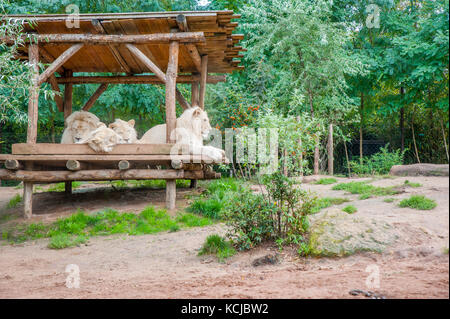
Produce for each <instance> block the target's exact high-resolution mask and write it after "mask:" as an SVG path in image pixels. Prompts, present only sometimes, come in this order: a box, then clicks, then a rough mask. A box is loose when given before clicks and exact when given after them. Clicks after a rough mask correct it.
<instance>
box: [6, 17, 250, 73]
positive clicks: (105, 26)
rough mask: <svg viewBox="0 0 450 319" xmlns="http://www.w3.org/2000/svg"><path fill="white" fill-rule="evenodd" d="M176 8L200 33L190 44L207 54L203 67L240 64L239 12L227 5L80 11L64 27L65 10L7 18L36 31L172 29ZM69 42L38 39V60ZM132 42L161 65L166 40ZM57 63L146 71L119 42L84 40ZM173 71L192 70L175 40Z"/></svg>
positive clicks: (80, 68)
mask: <svg viewBox="0 0 450 319" xmlns="http://www.w3.org/2000/svg"><path fill="white" fill-rule="evenodd" d="M180 14H181V15H184V16H185V17H186V22H187V26H188V31H190V32H203V33H204V37H205V39H206V42H204V43H197V44H196V46H197V50H198V53H199V54H200V55H208V72H211V73H231V72H233V71H234V70H240V69H242V68H243V67H242V66H239V63H240V60H233V58H238V57H241V55H240V53H239V51H244V50H245V49H243V48H242V47H240V46H238V45H239V41H240V40H242V39H243V35H238V34H236V35H234V34H232V32H233V30H234V29H235V28H236V26H237V23H236V22H231V20H233V19H237V18H239V17H240V16H239V15H234V14H233V11H198V12H187V11H183V12H139V13H102V14H80V28H68V27H67V26H66V20H67V19H68V18H69V16H68V15H66V14H44V15H10V16H8V18H19V19H27V20H31V21H34V22H36V25H35V27H34V28H31V27H30V26H28V25H27V27H26V31H27V32H37V33H39V34H77V33H79V34H80V33H83V34H109V35H116V34H118V35H145V34H152V33H170V32H173V30H174V29H178V28H179V26H178V24H177V20H176V19H177V16H178V15H180ZM98 22H100V23H98ZM99 25H100V27H99ZM179 31H181V30H179ZM183 31H185V30H183ZM69 47H70V44H66V43H64V44H63V43H45V42H41V43H40V48H41V50H40V52H41V56H42V57H43V61H44V62H52V61H45V60H52V59H53V60H54V59H56V58H57V57H59V56H60V55H61V54H62V53H63V52H64V51H65V50H66V49H68V48H69ZM137 47H138V48H140V49H141V50H142V52H144V53H145V54H146V55H147V56H148V57H149V58H150V59H151V60H152V61H154V62H155V64H157V65H158V66H159V68H160V69H161V70H164V71H165V70H166V69H167V63H168V56H169V45H168V44H138V45H137ZM42 48H43V50H42ZM124 64H125V65H124ZM63 67H64V68H65V69H69V70H72V71H73V72H126V70H127V69H128V70H129V71H130V72H129V73H133V74H140V73H148V72H150V70H148V68H147V67H146V66H145V65H143V64H142V62H140V61H139V60H138V59H136V58H135V57H134V56H133V55H132V54H131V52H129V50H128V49H127V48H126V47H125V46H124V45H123V44H118V45H114V46H105V45H85V46H84V47H83V48H82V49H81V50H79V51H78V52H77V53H76V54H75V55H74V56H72V57H71V58H70V59H69V60H68V61H67V62H66V63H65V64H64V65H63ZM178 71H179V73H193V72H197V69H196V66H195V64H194V62H193V60H192V58H191V56H190V54H189V52H188V50H187V48H186V46H185V44H180V52H179V70H178Z"/></svg>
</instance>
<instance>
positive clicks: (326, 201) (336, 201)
mask: <svg viewBox="0 0 450 319" xmlns="http://www.w3.org/2000/svg"><path fill="white" fill-rule="evenodd" d="M349 201H350V200H349V199H348V198H343V197H323V198H319V199H318V200H317V201H316V204H315V206H314V207H313V209H312V213H313V214H315V213H318V212H320V211H321V210H322V209H324V208H327V207H330V206H333V205H340V204H343V203H346V202H349Z"/></svg>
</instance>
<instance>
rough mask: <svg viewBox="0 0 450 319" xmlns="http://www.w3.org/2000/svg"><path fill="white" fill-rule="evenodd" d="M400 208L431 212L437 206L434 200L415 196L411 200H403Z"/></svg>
mask: <svg viewBox="0 0 450 319" xmlns="http://www.w3.org/2000/svg"><path fill="white" fill-rule="evenodd" d="M399 206H400V207H409V208H413V209H419V210H431V209H433V208H435V207H436V206H437V204H436V202H435V201H434V200H432V199H429V198H426V197H425V196H423V195H413V196H411V197H410V198H407V199H404V200H402V201H401V202H400V204H399Z"/></svg>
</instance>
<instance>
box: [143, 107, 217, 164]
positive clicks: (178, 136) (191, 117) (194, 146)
mask: <svg viewBox="0 0 450 319" xmlns="http://www.w3.org/2000/svg"><path fill="white" fill-rule="evenodd" d="M211 129H212V128H211V125H210V123H209V118H208V114H206V112H205V111H203V110H202V109H201V108H199V107H192V108H189V109H187V110H185V111H184V112H183V114H181V116H180V117H179V118H177V122H176V129H175V130H174V132H173V133H172V134H174V136H173V137H174V140H175V141H176V143H177V144H183V145H188V146H189V150H188V151H189V153H193V154H202V155H205V156H208V157H210V158H211V159H213V160H214V161H221V160H222V159H224V158H225V152H224V151H223V150H221V149H219V148H216V147H212V146H204V145H203V140H204V139H206V138H207V137H208V135H209V133H210V131H211ZM138 143H140V144H165V143H166V124H160V125H156V126H154V127H152V128H151V129H150V130H148V131H147V132H146V133H145V134H144V135H143V136H142V138H141V139H140V140H139V141H138Z"/></svg>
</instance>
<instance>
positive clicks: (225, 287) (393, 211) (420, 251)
mask: <svg viewBox="0 0 450 319" xmlns="http://www.w3.org/2000/svg"><path fill="white" fill-rule="evenodd" d="M405 179H406V178H400V177H399V178H394V179H381V180H377V181H374V182H373V184H374V185H379V186H388V185H400V184H403V182H404V180H405ZM340 180H342V181H344V179H340ZM408 180H410V181H411V182H420V183H422V184H423V187H420V188H404V189H403V190H404V192H403V193H401V194H398V195H395V196H391V197H393V198H396V199H402V198H405V197H409V196H410V195H411V194H412V193H417V194H424V195H426V196H427V197H430V198H433V199H435V200H436V202H437V203H438V207H436V208H435V209H433V210H432V211H414V210H412V209H407V208H398V207H397V206H396V203H398V200H396V201H395V202H394V203H385V202H383V197H380V198H371V199H367V200H364V201H360V200H357V199H356V198H357V196H355V195H347V194H345V192H341V191H331V190H330V189H331V187H332V185H314V184H304V187H306V188H309V189H311V190H313V191H315V192H317V193H318V194H319V195H321V196H334V197H336V196H343V197H349V198H351V199H354V201H353V202H351V204H352V205H355V206H356V207H357V208H358V212H357V214H361V215H368V216H371V217H373V218H380V219H383V220H384V221H386V222H389V223H391V224H393V225H395V226H396V228H397V229H398V231H399V234H401V238H400V240H399V241H398V242H397V244H395V245H394V246H392V247H390V248H389V249H388V250H387V251H385V252H384V253H383V254H375V253H364V254H357V255H354V256H350V257H345V258H299V257H297V256H296V254H295V251H294V250H292V251H291V250H290V249H287V250H285V251H283V252H282V253H281V254H280V262H279V263H278V264H276V265H264V266H258V267H254V266H252V262H253V261H254V260H255V259H256V258H258V257H261V256H264V255H266V254H268V253H276V248H275V247H272V246H263V247H259V248H258V249H255V250H252V251H248V252H243V253H239V254H237V255H236V256H234V257H232V258H230V259H229V260H227V262H226V263H224V264H220V263H218V262H217V261H216V260H215V259H213V258H212V257H198V256H197V252H198V249H199V248H200V247H201V245H202V243H203V242H204V240H205V238H206V237H207V236H208V235H209V234H212V233H223V232H224V231H225V230H224V226H223V225H220V224H219V225H214V226H209V227H203V228H194V229H186V230H181V231H178V232H175V233H162V234H157V235H145V236H109V237H97V238H92V239H90V241H89V243H88V245H86V246H84V245H83V246H81V247H75V248H69V249H63V250H51V249H48V248H47V247H46V245H47V240H38V241H34V242H27V243H25V244H21V245H16V246H11V245H2V246H0V297H1V298H364V297H362V296H356V297H355V296H351V295H350V294H349V291H350V290H352V289H362V290H372V291H375V292H377V293H378V294H380V295H383V296H385V297H386V298H449V255H448V253H444V252H443V249H444V248H446V247H448V242H449V180H448V178H443V177H409V178H408ZM83 191H85V192H86V190H77V194H75V195H74V196H73V197H72V198H71V199H68V198H65V197H64V195H63V194H54V193H53V194H49V193H43V194H38V195H36V196H35V197H36V198H37V200H36V201H37V202H38V205H42V206H40V207H41V210H40V213H39V214H36V216H35V217H33V219H32V222H37V221H42V220H43V221H49V220H53V219H54V218H56V216H60V215H66V214H69V213H71V212H73V211H74V210H75V209H76V208H78V207H81V208H83V209H85V210H89V211H95V210H98V209H100V208H103V207H113V208H116V209H118V210H121V211H139V210H140V209H142V207H144V206H146V205H148V204H149V200H148V199H149V196H152V197H150V198H151V202H152V204H155V205H157V206H159V205H162V204H163V201H162V198H163V191H154V190H153V191H151V190H139V191H132V192H131V191H127V192H110V193H109V195H107V196H106V195H105V198H104V199H102V198H101V196H99V194H101V193H105V191H101V192H100V191H95V192H92V191H91V192H87V193H84V194H82V193H81V192H83ZM17 192H20V190H19V191H18V190H15V189H11V188H0V205H6V203H7V202H8V200H9V198H11V197H12V196H14V194H16V193H17ZM158 192H159V193H158ZM189 192H190V191H189V190H183V191H182V192H179V194H178V196H179V198H178V201H179V204H180V205H186V200H185V199H184V197H185V195H187V194H188V193H189ZM106 193H108V192H106ZM55 196H56V197H55ZM52 199H53V200H52ZM55 199H58V200H55ZM342 206H345V204H344V205H342ZM0 207H1V206H0ZM338 207H339V206H338ZM18 211H19V210H18ZM47 212H56V213H52V214H49V213H47ZM7 213H10V212H7ZM69 264H76V265H78V266H79V269H80V288H78V289H69V288H67V287H66V285H65V282H66V277H67V276H68V273H66V272H65V269H66V266H67V265H69ZM369 265H376V266H378V269H379V272H380V287H379V288H375V289H369V288H367V287H366V278H367V276H368V275H369V273H368V272H366V267H367V266H369Z"/></svg>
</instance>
